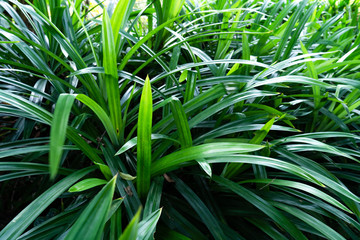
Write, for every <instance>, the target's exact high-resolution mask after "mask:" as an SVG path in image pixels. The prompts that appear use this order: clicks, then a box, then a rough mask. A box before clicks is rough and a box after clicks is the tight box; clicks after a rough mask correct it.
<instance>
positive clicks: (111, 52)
mask: <svg viewBox="0 0 360 240" xmlns="http://www.w3.org/2000/svg"><path fill="white" fill-rule="evenodd" d="M102 41H103V52H104V53H103V54H104V56H103V66H104V70H105V86H106V95H107V99H108V105H109V110H110V119H111V122H112V124H113V126H114V129H115V133H116V136H117V137H118V139H119V140H120V141H122V138H123V136H122V134H123V133H120V130H121V129H122V124H123V123H122V116H121V104H120V90H119V84H118V78H119V76H118V72H117V62H116V57H117V54H116V49H115V43H114V36H113V32H112V28H111V23H110V19H109V16H108V14H107V11H104V14H103V26H102Z"/></svg>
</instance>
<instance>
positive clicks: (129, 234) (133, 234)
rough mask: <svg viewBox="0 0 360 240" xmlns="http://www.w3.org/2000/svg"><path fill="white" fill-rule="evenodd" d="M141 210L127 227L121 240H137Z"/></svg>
mask: <svg viewBox="0 0 360 240" xmlns="http://www.w3.org/2000/svg"><path fill="white" fill-rule="evenodd" d="M140 214H141V208H139V210H138V211H137V213H136V214H135V216H134V217H133V218H132V219H131V221H130V223H129V224H128V225H127V226H126V228H125V230H124V232H123V234H122V235H121V236H120V238H119V240H136V239H137V236H138V231H139V220H140Z"/></svg>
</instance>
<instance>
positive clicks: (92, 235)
mask: <svg viewBox="0 0 360 240" xmlns="http://www.w3.org/2000/svg"><path fill="white" fill-rule="evenodd" d="M116 177H117V176H115V177H113V179H111V181H109V182H108V183H107V184H106V185H105V186H104V187H103V189H102V190H101V191H100V192H99V193H98V194H97V195H96V196H95V197H94V198H93V199H92V200H91V202H90V203H89V205H88V206H87V207H86V208H85V209H84V211H83V212H82V213H81V215H80V216H79V218H78V219H77V220H76V222H75V223H74V225H72V227H71V228H70V230H69V232H68V233H67V235H66V236H65V240H69V239H70V240H72V239H80V238H83V239H89V240H92V239H94V240H96V239H100V237H101V234H102V232H103V229H104V226H105V223H106V220H107V216H108V213H109V210H110V206H111V202H112V198H113V195H114V190H115V183H116Z"/></svg>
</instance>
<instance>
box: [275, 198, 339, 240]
mask: <svg viewBox="0 0 360 240" xmlns="http://www.w3.org/2000/svg"><path fill="white" fill-rule="evenodd" d="M273 205H274V206H276V207H277V208H280V209H282V210H284V211H286V212H288V213H290V214H292V215H293V216H295V217H297V218H299V219H301V220H302V221H304V222H305V223H307V224H309V225H310V226H311V227H313V228H314V229H316V230H317V231H319V232H320V233H322V234H323V235H324V236H325V237H326V239H332V240H345V238H344V237H343V236H341V235H340V234H339V233H337V232H336V231H335V230H334V229H332V228H331V227H330V226H328V225H326V224H324V223H323V222H322V221H320V220H318V219H317V218H315V217H314V216H311V215H310V214H308V213H306V212H304V211H301V210H299V209H297V208H295V207H290V206H288V205H285V204H282V203H273Z"/></svg>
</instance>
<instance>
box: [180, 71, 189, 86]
mask: <svg viewBox="0 0 360 240" xmlns="http://www.w3.org/2000/svg"><path fill="white" fill-rule="evenodd" d="M187 75H188V70H185V71H183V72H182V73H181V75H180V78H179V83H182V82H183V81H185V80H186V78H187Z"/></svg>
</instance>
